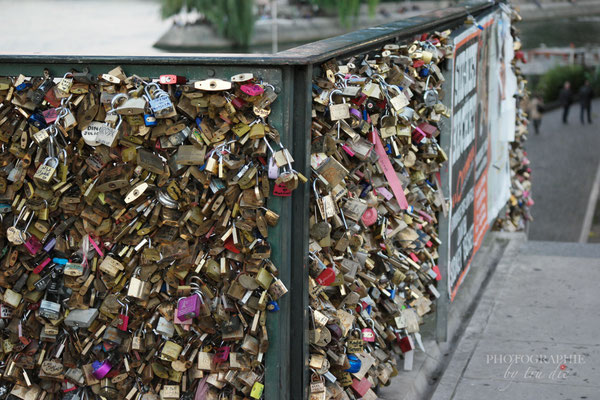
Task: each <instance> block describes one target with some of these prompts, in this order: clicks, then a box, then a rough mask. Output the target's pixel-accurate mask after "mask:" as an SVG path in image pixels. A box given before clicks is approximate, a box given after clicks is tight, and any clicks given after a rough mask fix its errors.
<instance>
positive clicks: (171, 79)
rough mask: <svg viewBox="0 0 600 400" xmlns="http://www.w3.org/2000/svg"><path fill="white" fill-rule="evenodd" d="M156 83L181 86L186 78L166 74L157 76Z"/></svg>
mask: <svg viewBox="0 0 600 400" xmlns="http://www.w3.org/2000/svg"><path fill="white" fill-rule="evenodd" d="M158 81H159V82H160V84H161V85H183V84H185V83H186V82H187V78H186V77H185V76H178V75H170V74H168V75H161V76H159V77H158Z"/></svg>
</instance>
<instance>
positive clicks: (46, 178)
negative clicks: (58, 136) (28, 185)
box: [33, 157, 58, 184]
mask: <svg viewBox="0 0 600 400" xmlns="http://www.w3.org/2000/svg"><path fill="white" fill-rule="evenodd" d="M56 167H58V158H56V157H48V158H46V159H45V160H44V163H43V164H42V165H40V166H39V167H38V169H37V171H35V174H34V175H33V180H34V181H36V182H38V183H45V184H48V183H50V181H52V178H54V174H56Z"/></svg>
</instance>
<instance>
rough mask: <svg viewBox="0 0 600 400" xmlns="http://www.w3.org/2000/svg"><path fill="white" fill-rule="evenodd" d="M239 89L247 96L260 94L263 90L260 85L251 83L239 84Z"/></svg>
mask: <svg viewBox="0 0 600 400" xmlns="http://www.w3.org/2000/svg"><path fill="white" fill-rule="evenodd" d="M240 90H241V91H242V92H244V93H246V94H247V95H248V96H260V95H261V94H263V93H264V92H265V89H263V87H262V86H260V85H256V84H253V83H249V84H246V85H242V86H240Z"/></svg>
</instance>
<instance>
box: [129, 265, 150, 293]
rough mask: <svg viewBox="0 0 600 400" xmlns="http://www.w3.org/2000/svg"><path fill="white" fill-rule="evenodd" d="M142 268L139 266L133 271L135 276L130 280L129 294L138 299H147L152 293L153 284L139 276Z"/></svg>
mask: <svg viewBox="0 0 600 400" xmlns="http://www.w3.org/2000/svg"><path fill="white" fill-rule="evenodd" d="M140 271H141V268H140V267H137V268H136V269H135V271H134V272H133V276H132V277H131V279H130V280H129V289H127V296H129V297H133V298H136V299H138V300H147V299H148V296H149V295H150V289H151V286H150V284H149V283H148V282H144V281H142V280H141V279H140V278H139V274H140Z"/></svg>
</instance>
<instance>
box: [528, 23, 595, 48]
mask: <svg viewBox="0 0 600 400" xmlns="http://www.w3.org/2000/svg"><path fill="white" fill-rule="evenodd" d="M517 28H518V29H519V30H520V31H521V33H522V35H521V37H522V41H523V48H525V49H532V48H536V47H539V46H540V45H541V44H545V45H546V46H548V47H554V46H558V47H563V46H568V45H570V44H571V43H573V44H574V45H575V46H576V47H581V46H587V45H590V46H596V47H597V46H600V16H598V15H595V16H594V15H592V16H586V17H576V18H560V19H559V18H557V19H551V20H547V21H532V22H527V21H523V22H520V23H518V24H517Z"/></svg>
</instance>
